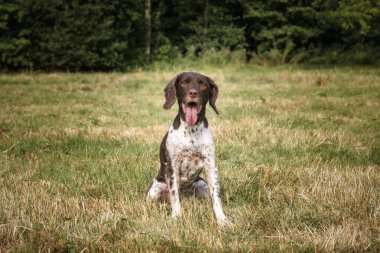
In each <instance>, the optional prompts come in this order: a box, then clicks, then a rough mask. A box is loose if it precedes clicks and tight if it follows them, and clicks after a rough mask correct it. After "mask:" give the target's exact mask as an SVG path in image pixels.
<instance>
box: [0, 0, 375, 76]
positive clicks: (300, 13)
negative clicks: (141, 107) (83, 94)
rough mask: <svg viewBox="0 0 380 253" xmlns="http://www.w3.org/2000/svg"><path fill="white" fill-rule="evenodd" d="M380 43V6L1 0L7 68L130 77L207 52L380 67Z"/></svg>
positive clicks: (270, 0) (319, 1)
mask: <svg viewBox="0 0 380 253" xmlns="http://www.w3.org/2000/svg"><path fill="white" fill-rule="evenodd" d="M149 6H151V8H149ZM379 45H380V1H379V0H340V1H339V0H326V1H323V0H311V1H296V0H255V1H250V0H206V1H204V0H195V1H183V0H163V1H158V0H140V1H135V0H93V1H83V0H12V1H11V0H0V55H1V57H0V70H1V71H19V70H44V71H56V70H61V71H111V70H127V69H129V68H133V67H141V66H149V63H151V62H175V61H176V59H180V58H181V59H183V58H184V57H187V58H188V59H189V60H196V59H197V58H202V57H205V55H210V52H211V54H214V55H220V57H225V56H226V55H228V54H234V53H235V54H236V53H237V52H238V54H240V55H243V57H241V58H239V60H240V61H243V62H252V63H258V64H283V63H298V62H303V63H318V64H326V63H328V64H331V63H340V64H378V63H379V62H378V59H379V58H380V53H379V52H380V50H379V47H380V46H379ZM221 52H223V53H221Z"/></svg>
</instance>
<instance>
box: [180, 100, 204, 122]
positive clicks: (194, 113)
mask: <svg viewBox="0 0 380 253" xmlns="http://www.w3.org/2000/svg"><path fill="white" fill-rule="evenodd" d="M182 109H183V111H184V113H185V120H186V123H187V124H188V125H190V126H194V125H195V124H196V123H197V120H198V113H200V111H201V110H202V106H201V105H199V104H198V103H196V102H192V101H191V102H188V103H186V104H185V103H182Z"/></svg>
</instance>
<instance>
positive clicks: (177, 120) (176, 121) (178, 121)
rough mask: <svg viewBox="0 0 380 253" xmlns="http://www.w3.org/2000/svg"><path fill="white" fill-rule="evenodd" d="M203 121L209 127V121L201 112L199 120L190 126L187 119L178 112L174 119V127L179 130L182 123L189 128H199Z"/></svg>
mask: <svg viewBox="0 0 380 253" xmlns="http://www.w3.org/2000/svg"><path fill="white" fill-rule="evenodd" d="M202 123H203V125H204V127H205V128H208V121H207V118H206V116H205V114H204V113H200V115H199V117H198V120H197V122H196V124H195V125H194V126H190V125H189V124H187V123H186V121H185V120H184V119H183V118H182V117H181V112H178V114H177V116H176V117H175V119H174V121H173V128H174V129H175V130H177V129H178V128H179V126H180V125H183V126H185V127H187V128H189V129H192V128H197V127H199V126H200V125H201V124H202Z"/></svg>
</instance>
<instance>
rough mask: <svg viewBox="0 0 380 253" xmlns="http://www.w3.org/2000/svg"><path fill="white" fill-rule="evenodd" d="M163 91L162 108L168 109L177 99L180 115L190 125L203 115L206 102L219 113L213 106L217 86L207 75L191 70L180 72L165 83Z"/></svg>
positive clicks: (216, 94) (216, 95)
mask: <svg viewBox="0 0 380 253" xmlns="http://www.w3.org/2000/svg"><path fill="white" fill-rule="evenodd" d="M164 91H165V97H166V101H165V104H164V108H165V109H170V108H171V107H172V106H173V104H174V103H175V101H176V99H177V100H178V105H179V113H180V116H181V118H182V119H183V120H185V121H186V123H187V124H188V125H190V126H194V125H195V124H197V122H198V120H199V119H200V118H201V117H203V116H204V115H205V112H206V104H207V102H209V103H210V106H211V107H212V108H213V109H214V111H215V112H216V113H217V114H219V112H218V109H217V108H216V106H215V101H216V98H217V97H218V86H217V85H216V84H215V83H214V81H213V80H211V79H210V78H209V77H207V76H204V75H201V74H198V73H193V72H184V73H181V74H179V75H177V76H176V77H174V78H173V79H172V80H171V81H170V82H169V83H168V84H167V85H166V88H165V90H164ZM200 116H201V117H200Z"/></svg>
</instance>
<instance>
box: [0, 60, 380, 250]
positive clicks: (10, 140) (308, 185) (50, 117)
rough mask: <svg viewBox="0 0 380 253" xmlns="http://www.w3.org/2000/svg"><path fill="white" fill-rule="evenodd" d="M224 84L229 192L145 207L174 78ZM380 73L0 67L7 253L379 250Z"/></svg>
mask: <svg viewBox="0 0 380 253" xmlns="http://www.w3.org/2000/svg"><path fill="white" fill-rule="evenodd" d="M184 70H193V71H197V72H201V73H203V74H205V75H207V76H209V77H211V78H213V79H214V80H215V82H216V83H217V84H218V85H219V88H220V93H219V98H218V100H217V101H216V105H217V107H218V109H219V111H220V113H221V114H220V115H219V116H218V115H216V114H215V113H214V112H213V111H212V110H211V109H210V108H209V107H208V110H207V117H208V120H209V124H210V126H211V128H212V131H213V134H214V138H215V142H216V143H215V144H216V152H217V165H218V169H219V173H220V180H221V186H222V194H221V195H222V200H223V204H224V210H225V213H226V215H227V216H228V217H229V219H230V220H231V222H232V223H233V228H230V229H220V228H218V226H217V224H216V221H215V219H214V216H213V212H212V206H211V203H210V202H209V201H201V200H197V199H195V198H184V199H182V207H183V213H182V217H181V218H180V219H179V220H178V221H172V220H171V219H170V213H169V211H170V209H169V207H170V206H169V205H168V204H166V203H160V204H156V205H148V204H147V203H146V202H145V201H144V193H145V191H146V190H147V187H148V185H149V184H150V182H151V181H152V179H153V177H154V176H155V174H156V171H157V169H158V165H159V159H158V152H159V144H160V142H161V139H162V137H163V136H164V134H165V133H166V131H167V129H168V127H169V125H170V124H171V122H172V120H173V118H174V116H175V115H176V113H177V108H174V107H173V108H172V110H170V111H165V110H164V109H163V108H162V105H163V102H164V94H163V89H164V87H165V85H166V83H167V82H168V81H169V80H170V79H171V78H172V77H173V76H174V75H175V74H177V73H178V72H181V71H184ZM379 108H380V69H379V68H374V67H326V68H322V67H310V66H309V67H307V66H279V67H260V66H249V65H244V66H225V67H221V68H216V67H202V66H199V67H196V66H192V67H186V66H185V67H180V66H178V67H172V68H161V69H159V68H157V69H151V70H135V71H133V72H129V73H18V74H1V75H0V252H53V251H54V252H98V251H102V252H140V251H142V252H145V251H149V252H279V251H282V252H364V251H365V252H379V251H380V109H379Z"/></svg>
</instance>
